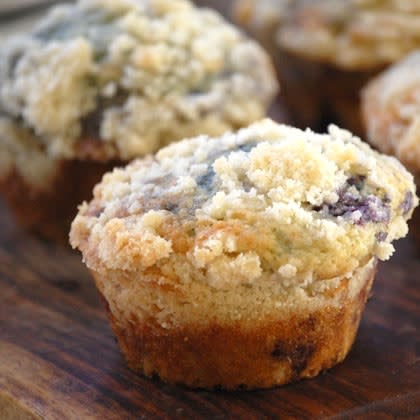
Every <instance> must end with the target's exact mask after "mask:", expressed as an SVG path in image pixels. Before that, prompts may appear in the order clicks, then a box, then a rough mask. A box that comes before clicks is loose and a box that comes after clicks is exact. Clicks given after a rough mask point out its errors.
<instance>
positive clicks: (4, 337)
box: [0, 203, 420, 420]
mask: <svg viewBox="0 0 420 420" xmlns="http://www.w3.org/2000/svg"><path fill="white" fill-rule="evenodd" d="M419 273H420V260H419V258H418V256H417V255H416V247H415V245H414V242H413V241H412V240H411V239H410V238H408V239H406V240H403V241H401V242H400V243H398V251H397V255H396V256H395V257H394V258H393V259H392V260H391V261H390V262H388V263H386V264H385V263H384V264H382V265H381V266H380V269H379V273H378V276H377V279H376V282H375V284H374V288H373V295H372V297H371V299H370V301H369V302H368V304H367V309H366V311H365V314H364V317H363V321H362V323H361V327H360V331H359V334H358V337H357V340H356V343H355V345H354V347H353V350H352V351H351V353H350V354H349V356H348V358H347V359H346V360H345V361H344V363H342V364H341V365H339V366H337V367H335V368H334V369H332V370H330V371H328V372H327V373H324V374H322V375H321V376H319V377H317V378H315V379H311V380H305V381H302V382H299V383H296V384H293V385H288V386H285V387H281V388H277V389H273V390H268V391H254V392H233V393H228V392H204V391H191V390H187V389H184V388H181V387H174V386H168V385H165V384H163V383H161V382H159V381H157V380H150V379H146V378H143V377H142V376H139V375H136V374H134V373H133V372H131V371H130V370H129V369H128V368H127V367H126V366H125V364H124V360H123V358H122V357H121V355H120V352H119V349H118V346H117V344H116V342H115V340H114V338H113V335H112V333H111V330H110V328H109V326H108V323H107V321H106V318H105V312H104V310H103V308H102V305H101V304H100V302H99V298H98V295H97V293H96V290H95V287H94V285H93V282H92V281H91V279H90V277H89V274H88V273H87V271H86V270H85V268H84V266H83V265H82V263H81V258H80V256H79V255H78V254H76V253H74V252H73V251H71V250H70V249H62V248H57V247H55V246H53V245H50V244H47V243H42V242H39V241H37V240H35V239H32V238H30V237H28V236H25V234H23V233H22V232H20V231H19V230H18V229H17V228H16V227H15V226H14V224H13V222H12V220H11V218H10V217H9V215H8V213H7V211H6V209H5V208H4V206H3V205H1V203H0V296H1V304H0V419H2V420H8V419H33V418H35V419H38V418H45V419H57V420H62V419H100V420H106V419H138V418H141V419H155V418H162V419H165V418H168V419H169V418H171V419H172V418H194V419H197V418H212V419H213V418H214V419H263V418H281V419H286V418H326V417H329V416H336V417H334V418H343V419H344V418H346V419H347V418H348V419H355V418H360V419H366V418H375V419H376V418H381V419H382V418H400V417H401V418H402V417H404V416H405V418H407V417H409V418H416V417H417V418H420V335H419V326H420V287H419V286H420V276H419Z"/></svg>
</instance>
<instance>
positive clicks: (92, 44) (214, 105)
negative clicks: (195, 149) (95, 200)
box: [0, 0, 277, 240]
mask: <svg viewBox="0 0 420 420" xmlns="http://www.w3.org/2000/svg"><path fill="white" fill-rule="evenodd" d="M276 91H277V83H276V81H275V77H274V74H273V71H272V66H271V62H270V60H269V58H268V57H267V55H266V54H265V52H264V51H263V50H262V49H261V48H260V47H259V46H258V45H257V44H256V43H255V42H254V41H252V40H249V39H247V38H246V37H245V36H244V35H243V34H241V33H240V32H239V31H238V30H237V29H236V28H234V27H233V26H232V25H230V24H229V23H227V22H226V21H225V20H224V19H223V18H222V17H221V16H220V15H218V14H217V13H216V12H213V11H211V10H204V9H198V8H196V7H194V6H193V5H192V3H190V2H189V1H185V0H139V1H132V0H114V1H110V0H80V1H79V2H77V3H75V4H69V5H62V6H57V7H55V8H53V9H51V10H50V11H49V13H48V14H47V16H46V17H45V18H44V19H43V20H41V21H40V23H39V24H38V25H37V26H36V27H35V29H34V30H33V31H32V32H30V33H29V34H25V35H22V36H20V37H17V38H13V39H11V40H9V41H8V42H6V43H4V44H3V45H2V47H1V48H0V160H1V165H0V191H1V193H2V195H3V196H4V197H5V199H6V201H7V202H8V203H9V205H10V207H11V208H12V209H14V210H15V215H16V216H17V219H18V220H19V222H20V223H21V224H22V225H23V226H24V227H26V228H29V229H31V230H34V231H36V232H38V233H41V234H42V235H46V236H49V237H53V238H55V239H58V240H65V238H66V237H67V233H68V230H69V227H70V222H71V220H72V218H74V215H75V213H76V205H77V204H78V203H80V202H81V201H83V200H84V199H88V198H89V197H90V196H91V190H92V188H93V186H94V185H95V183H97V182H98V181H99V180H100V179H101V176H102V175H103V173H104V172H106V171H107V170H109V169H111V168H112V167H113V166H115V165H119V164H122V163H125V162H128V161H129V160H131V159H133V158H134V157H138V156H143V155H146V154H148V153H152V152H155V151H157V150H158V149H159V148H161V147H163V146H165V145H166V144H168V143H170V142H172V141H176V140H179V139H182V138H184V137H188V136H193V135H198V134H202V133H204V134H210V135H218V134H221V133H223V132H225V131H227V130H230V129H237V128H240V127H242V126H246V125H248V124H249V123H251V122H252V121H255V120H257V119H259V118H261V117H262V116H264V115H265V113H266V110H267V108H268V106H269V104H270V102H271V100H272V98H273V97H274V95H275V93H276Z"/></svg>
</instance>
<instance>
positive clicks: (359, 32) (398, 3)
mask: <svg viewBox="0 0 420 420" xmlns="http://www.w3.org/2000/svg"><path fill="white" fill-rule="evenodd" d="M237 2H238V3H239V5H241V4H242V3H244V4H245V5H246V6H241V7H245V10H246V9H248V12H247V13H244V12H243V11H242V13H239V20H240V21H242V22H244V23H245V24H246V25H247V26H248V27H250V28H251V30H253V31H255V32H257V33H261V32H264V31H267V30H268V28H271V29H269V30H270V31H271V32H270V33H271V36H272V37H275V38H276V40H277V43H278V45H281V46H282V47H283V48H286V49H287V50H289V51H291V52H293V53H296V54H299V55H303V56H306V57H308V58H310V59H315V60H321V61H325V62H328V63H331V64H334V65H337V66H339V67H342V68H346V69H369V68H374V67H381V66H384V65H386V64H389V63H393V62H395V61H397V60H398V59H400V58H401V57H403V56H404V55H405V54H407V53H408V52H410V51H413V50H415V49H417V48H418V47H419V46H420V1H419V0H341V1H337V0H296V1H294V2H287V1H285V0H263V1H262V3H263V4H265V6H264V7H263V9H262V12H260V10H259V7H260V3H261V2H260V1H258V2H257V1H255V0H254V1H251V0H237ZM250 3H251V4H252V6H249V4H250ZM285 5H286V7H285ZM270 6H271V7H270ZM276 6H278V7H276ZM241 7H239V10H241ZM251 10H252V11H251ZM267 10H269V11H270V13H267ZM247 16H257V17H252V18H251V19H250V18H247Z"/></svg>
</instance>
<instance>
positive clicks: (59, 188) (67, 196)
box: [0, 160, 119, 244]
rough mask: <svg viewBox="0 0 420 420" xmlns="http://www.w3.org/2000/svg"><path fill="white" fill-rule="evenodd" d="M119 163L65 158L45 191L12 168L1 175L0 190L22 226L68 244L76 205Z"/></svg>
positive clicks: (87, 196) (88, 195) (89, 195)
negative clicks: (3, 175)
mask: <svg viewBox="0 0 420 420" xmlns="http://www.w3.org/2000/svg"><path fill="white" fill-rule="evenodd" d="M118 164H119V162H107V163H97V162H87V161H72V160H62V161H61V162H59V164H58V165H57V170H56V173H55V174H54V176H53V177H52V181H51V182H50V183H49V185H48V186H47V187H46V189H44V190H41V189H37V188H35V187H34V186H33V185H30V184H29V183H28V182H27V181H25V179H24V178H23V177H22V176H21V175H19V174H18V173H17V171H16V170H13V171H12V172H11V173H9V175H8V176H6V177H4V178H0V193H1V194H2V196H3V197H4V199H5V200H6V202H7V204H8V205H9V206H10V208H11V209H12V211H13V213H14V216H15V218H16V220H17V221H18V223H19V224H20V225H21V226H22V227H23V228H25V229H27V230H29V231H32V232H34V233H36V234H38V235H40V236H42V237H46V238H48V239H52V240H54V241H56V242H58V243H62V244H67V242H68V232H69V230H70V225H71V221H72V219H73V218H74V216H75V214H76V213H77V206H78V205H79V204H80V203H81V202H82V201H83V200H86V199H89V198H90V197H91V195H92V189H93V187H94V185H95V184H96V183H98V182H99V181H100V180H101V177H102V175H103V174H104V173H105V172H107V171H109V170H111V169H112V168H113V167H115V166H116V165H118Z"/></svg>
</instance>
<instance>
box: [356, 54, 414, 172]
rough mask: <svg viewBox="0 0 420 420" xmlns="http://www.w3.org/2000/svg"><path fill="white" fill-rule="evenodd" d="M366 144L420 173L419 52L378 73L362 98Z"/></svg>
mask: <svg viewBox="0 0 420 420" xmlns="http://www.w3.org/2000/svg"><path fill="white" fill-rule="evenodd" d="M362 98H363V100H362V108H363V114H364V119H365V123H366V127H367V135H368V139H369V141H371V142H372V143H373V144H374V145H375V146H377V147H378V148H379V149H380V150H381V151H383V152H385V153H390V154H394V155H396V156H397V157H398V159H400V160H401V162H403V163H404V164H405V165H407V167H408V168H409V169H411V170H412V171H413V172H414V173H417V174H419V173H420V53H419V52H415V53H412V54H411V55H409V56H407V57H406V58H405V59H404V60H402V61H400V62H398V63H397V64H395V65H394V66H392V67H391V68H389V69H388V70H387V71H385V72H383V73H382V74H380V75H379V76H378V77H377V78H376V79H374V80H373V81H372V82H370V83H369V84H368V86H367V87H366V88H365V90H364V92H363V95H362Z"/></svg>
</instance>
